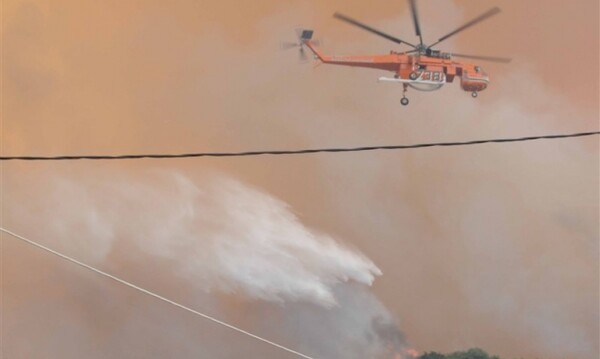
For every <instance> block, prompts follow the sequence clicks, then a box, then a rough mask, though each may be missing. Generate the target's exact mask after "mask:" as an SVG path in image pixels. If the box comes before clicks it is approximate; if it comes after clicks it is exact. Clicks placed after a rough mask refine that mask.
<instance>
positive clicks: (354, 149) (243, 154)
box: [0, 131, 600, 161]
mask: <svg viewBox="0 0 600 359" xmlns="http://www.w3.org/2000/svg"><path fill="white" fill-rule="evenodd" d="M597 135H600V132H599V131H595V132H580V133H573V134H563V135H544V136H529V137H519V138H496V139H489V140H475V141H462V142H434V143H419V144H413V145H390V146H365V147H349V148H313V149H302V150H275V151H246V152H197V153H179V154H138V155H77V156H0V161H75V160H136V159H144V158H147V159H169V158H192V157H250V156H262V155H273V156H281V155H302V154H311V153H338V152H365V151H376V150H407V149H414V148H425V147H453V146H470V145H481V144H485V143H508V142H525V141H534V140H552V139H560V138H572V137H585V136H597Z"/></svg>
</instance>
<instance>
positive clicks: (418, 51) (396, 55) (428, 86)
mask: <svg viewBox="0 0 600 359" xmlns="http://www.w3.org/2000/svg"><path fill="white" fill-rule="evenodd" d="M409 5H410V10H411V13H412V19H413V23H414V26H415V32H416V34H417V36H418V37H419V43H418V44H417V45H414V44H412V43H410V42H406V41H404V40H401V39H400V38H398V37H395V36H392V35H389V34H386V33H385V32H383V31H380V30H377V29H375V28H373V27H371V26H368V25H365V24H363V23H361V22H359V21H357V20H354V19H352V18H350V17H348V16H346V15H343V14H340V13H335V14H334V17H335V18H336V19H339V20H342V21H344V22H346V23H348V24H350V25H354V26H356V27H359V28H361V29H363V30H366V31H368V32H370V33H373V34H375V35H378V36H381V37H383V38H385V39H387V40H390V41H392V42H395V43H397V44H405V45H408V46H410V47H412V49H411V50H409V51H405V52H395V51H391V52H390V53H389V54H386V55H366V56H365V55H359V56H328V55H324V54H323V53H321V51H319V50H318V49H317V43H316V42H314V41H312V37H313V30H299V31H298V42H297V43H284V44H282V47H283V48H284V49H288V48H293V47H298V48H299V49H300V55H301V57H302V58H305V56H306V55H305V52H304V47H305V46H306V47H308V48H309V49H310V50H311V51H312V52H313V53H314V55H315V58H316V59H318V60H320V61H321V62H322V63H325V64H332V65H344V66H354V67H365V68H373V69H380V70H387V71H391V72H393V73H394V77H391V78H390V77H380V78H379V81H380V82H392V83H400V84H402V85H403V88H404V91H403V96H402V99H401V100H400V103H401V104H402V105H404V106H406V105H408V102H409V101H408V98H407V97H406V91H407V89H408V87H409V86H410V87H412V88H414V89H415V90H419V91H436V90H439V89H440V88H442V86H444V84H446V83H451V82H453V81H454V78H455V77H456V76H458V77H460V83H461V87H462V89H463V90H464V91H467V92H471V95H472V96H473V97H474V98H475V97H477V95H478V93H479V92H480V91H483V90H485V89H486V88H487V86H488V84H489V82H490V78H489V76H488V74H487V73H486V72H484V71H483V70H482V68H481V67H479V66H477V65H474V64H471V63H466V62H457V61H453V60H452V58H453V57H460V58H467V59H475V60H481V61H493V62H501V63H508V62H510V61H511V59H508V58H502V57H491V56H475V55H463V54H456V53H450V52H442V51H440V50H434V49H433V47H434V46H436V45H438V44H439V43H441V42H442V41H445V40H446V39H448V38H450V37H452V36H454V35H456V34H458V33H460V32H462V31H464V30H466V29H468V28H470V27H472V26H474V25H476V24H478V23H480V22H482V21H484V20H486V19H488V18H490V17H492V16H494V15H496V14H498V13H499V12H500V9H499V8H497V7H494V8H492V9H490V10H488V11H486V12H485V13H483V14H481V15H479V16H477V17H476V18H474V19H472V20H470V21H468V22H467V23H465V24H464V25H462V26H460V27H458V28H457V29H455V30H454V31H452V32H450V33H448V34H446V35H444V36H442V37H440V38H439V39H438V40H437V41H436V42H435V43H433V44H431V45H425V44H424V43H423V36H422V34H421V26H420V24H419V16H418V12H417V6H416V0H409Z"/></svg>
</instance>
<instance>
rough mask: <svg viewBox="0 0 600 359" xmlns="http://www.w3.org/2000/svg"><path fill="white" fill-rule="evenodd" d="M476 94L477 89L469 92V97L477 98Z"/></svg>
mask: <svg viewBox="0 0 600 359" xmlns="http://www.w3.org/2000/svg"><path fill="white" fill-rule="evenodd" d="M477 96H479V94H478V93H477V91H473V92H471V97H473V98H477Z"/></svg>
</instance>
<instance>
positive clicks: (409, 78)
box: [304, 40, 490, 94]
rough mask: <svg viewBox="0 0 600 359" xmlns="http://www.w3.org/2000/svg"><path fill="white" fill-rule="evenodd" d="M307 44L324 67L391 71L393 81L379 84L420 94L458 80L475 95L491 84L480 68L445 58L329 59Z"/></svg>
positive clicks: (362, 56)
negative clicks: (392, 84) (396, 85)
mask: <svg viewBox="0 0 600 359" xmlns="http://www.w3.org/2000/svg"><path fill="white" fill-rule="evenodd" d="M304 44H305V45H306V46H307V47H308V48H310V49H311V50H312V51H313V52H314V54H315V56H316V57H317V58H318V59H319V60H320V61H321V62H323V63H325V64H330V65H342V66H351V67H362V68H372V69H378V70H386V71H390V72H393V73H394V77H393V78H385V77H383V78H380V81H382V82H397V83H403V84H406V85H407V86H410V87H412V88H414V89H415V90H419V91H435V90H438V89H440V88H442V86H443V85H445V84H446V83H452V82H454V79H455V78H456V77H458V78H459V79H460V84H461V88H462V89H463V90H464V91H467V92H471V93H475V94H476V93H477V92H480V91H483V90H485V89H486V88H487V86H488V84H489V82H490V78H489V75H488V74H487V73H485V72H484V71H483V70H482V69H481V67H479V66H477V65H474V64H471V63H467V62H458V61H453V60H452V59H451V58H449V57H448V56H444V54H441V55H439V56H436V57H432V56H427V55H421V54H416V55H411V54H404V53H396V52H390V53H389V54H386V55H356V56H329V55H324V54H322V53H321V52H320V51H319V50H318V49H317V48H316V47H315V46H314V45H313V44H312V43H311V42H310V40H305V41H304Z"/></svg>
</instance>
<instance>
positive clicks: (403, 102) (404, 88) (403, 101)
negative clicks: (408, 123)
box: [400, 84, 409, 106]
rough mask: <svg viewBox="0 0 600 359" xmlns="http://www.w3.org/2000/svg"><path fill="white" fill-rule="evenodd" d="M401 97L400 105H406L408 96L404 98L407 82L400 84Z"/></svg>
mask: <svg viewBox="0 0 600 359" xmlns="http://www.w3.org/2000/svg"><path fill="white" fill-rule="evenodd" d="M402 85H403V86H402V88H403V91H402V99H401V100H400V103H401V104H402V106H408V103H409V101H408V98H406V90H407V89H408V85H407V84H402Z"/></svg>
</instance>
